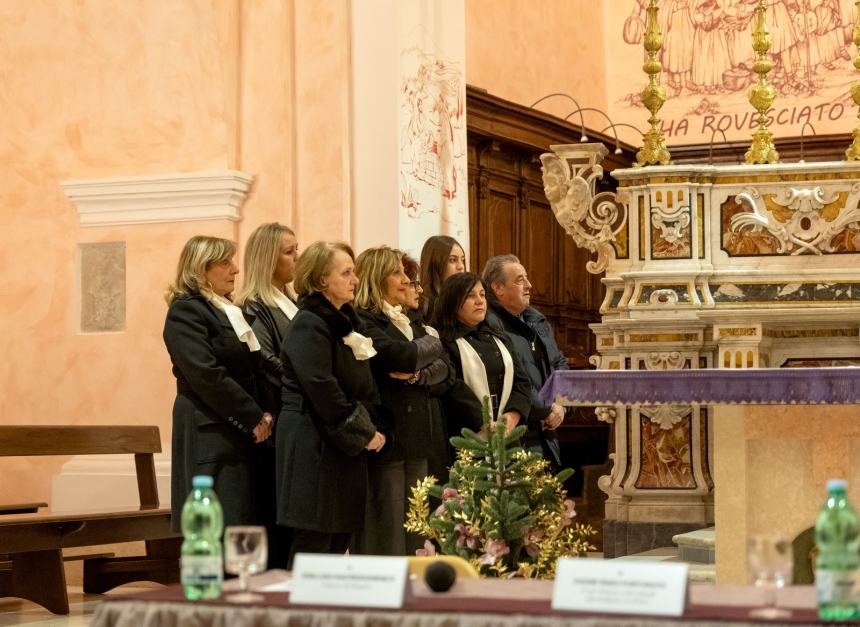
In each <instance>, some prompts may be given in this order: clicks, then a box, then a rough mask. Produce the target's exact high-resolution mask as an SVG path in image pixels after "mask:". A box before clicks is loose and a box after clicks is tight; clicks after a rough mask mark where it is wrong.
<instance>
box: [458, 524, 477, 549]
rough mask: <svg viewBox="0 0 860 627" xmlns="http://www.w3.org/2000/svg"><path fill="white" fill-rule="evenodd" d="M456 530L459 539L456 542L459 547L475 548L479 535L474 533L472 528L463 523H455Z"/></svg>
mask: <svg viewBox="0 0 860 627" xmlns="http://www.w3.org/2000/svg"><path fill="white" fill-rule="evenodd" d="M454 531H456V532H457V534H458V537H457V541H456V542H455V543H454V544H455V545H456V546H457V548H463V547H464V546H465V547H468V548H470V549H474V548H475V545H476V544H477V540H478V539H477V537H476V536H474V535H472V533H471V530H470V529H468V528H467V527H466V525H464V524H463V523H457V524H456V525H454Z"/></svg>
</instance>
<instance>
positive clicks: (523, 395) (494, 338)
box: [433, 272, 531, 435]
mask: <svg viewBox="0 0 860 627" xmlns="http://www.w3.org/2000/svg"><path fill="white" fill-rule="evenodd" d="M435 311H436V316H435V318H434V320H433V326H434V327H436V328H437V329H438V330H439V334H440V336H441V337H442V344H443V345H444V346H445V349H446V350H447V352H448V356H449V357H450V358H451V362H452V364H453V365H454V370H455V372H456V377H457V382H456V383H455V385H454V386H453V387H452V388H451V390H450V391H449V392H448V394H446V396H445V398H444V399H443V406H444V408H445V416H446V418H447V419H448V430H449V432H450V433H451V434H452V435H453V434H459V433H460V431H461V430H462V429H463V428H464V427H468V428H469V429H472V430H473V431H479V430H480V429H481V428H482V426H483V409H482V408H483V399H484V398H485V397H488V398H489V400H490V420H491V421H492V424H493V426H494V427H495V425H496V424H497V423H501V425H500V426H501V427H503V428H504V429H505V431H506V432H510V431H512V430H513V429H514V427H516V426H517V424H518V423H519V422H520V420H521V419H522V417H523V416H528V413H529V411H530V409H531V384H530V383H529V380H528V377H527V376H526V373H525V371H524V370H523V367H522V365H521V364H520V362H519V360H518V358H517V357H516V354H515V352H514V350H513V348H512V346H511V344H510V338H508V336H507V334H506V333H504V332H503V331H501V330H499V329H496V328H495V327H493V326H491V325H490V324H489V323H488V322H487V321H486V315H487V298H486V291H485V288H484V284H483V283H482V282H481V278H480V277H479V276H478V275H477V274H473V273H471V272H461V273H460V274H455V275H453V276H451V277H448V278H447V279H446V280H445V283H443V284H442V290H441V292H440V294H439V300H438V302H437V304H436V310H435Z"/></svg>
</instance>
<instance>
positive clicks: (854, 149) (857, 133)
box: [845, 0, 860, 161]
mask: <svg viewBox="0 0 860 627" xmlns="http://www.w3.org/2000/svg"><path fill="white" fill-rule="evenodd" d="M854 8H855V13H854V14H855V16H856V17H855V18H854V19H855V22H854V45H855V46H856V47H857V56H856V57H854V68H855V69H856V70H860V0H857V1H856V2H855V3H854ZM851 98H853V99H854V104H856V105H857V106H858V107H860V80H858V81H854V82H853V83H852V84H851ZM857 119H858V120H860V112H858V113H857ZM853 136H854V141H853V142H851V145H850V146H848V150H846V151H845V158H846V159H848V160H849V161H860V125H858V126H857V127H855V129H854V133H853Z"/></svg>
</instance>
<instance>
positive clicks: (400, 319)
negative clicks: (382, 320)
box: [382, 301, 415, 342]
mask: <svg viewBox="0 0 860 627" xmlns="http://www.w3.org/2000/svg"><path fill="white" fill-rule="evenodd" d="M382 313H384V314H385V315H386V316H388V317H389V318H390V319H391V322H392V324H394V326H395V327H397V328H398V329H400V332H401V333H402V334H403V335H405V336H406V339H407V340H409V341H410V342H411V341H412V340H413V339H414V338H415V335H414V333H413V332H412V327H411V326H410V324H409V318H408V317H407V316H406V314H405V313H403V308H402V307H401V306H400V305H397V306H396V307H392V306H391V305H389V304H388V303H387V302H386V301H382Z"/></svg>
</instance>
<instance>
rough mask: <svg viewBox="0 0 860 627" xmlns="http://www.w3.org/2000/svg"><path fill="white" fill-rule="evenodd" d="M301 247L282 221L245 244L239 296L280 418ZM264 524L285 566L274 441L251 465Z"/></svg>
mask: <svg viewBox="0 0 860 627" xmlns="http://www.w3.org/2000/svg"><path fill="white" fill-rule="evenodd" d="M298 249H299V245H298V242H297V241H296V234H295V233H294V232H293V230H292V229H290V228H289V227H286V226H284V225H283V224H279V223H277V222H270V223H267V224H261V225H260V226H258V227H257V228H256V229H254V232H253V233H251V236H250V237H249V238H248V242H247V244H246V245H245V260H244V266H245V280H244V281H243V283H242V289H241V291H240V292H239V296H238V297H237V298H236V303H237V304H238V305H239V306H240V307H242V309H243V311H244V312H245V315H246V317H247V318H248V320H249V321H250V323H251V328H252V329H253V330H254V334H255V335H256V336H257V340H258V341H259V342H260V355H261V363H262V368H263V372H264V373H265V378H264V381H263V382H262V385H261V386H260V389H259V396H258V402H259V403H260V405H261V407H265V408H266V409H270V410H271V412H272V414H273V415H274V416H277V415H278V413H279V411H280V409H281V377H282V376H283V374H284V370H283V367H282V366H281V344H282V343H283V341H284V335H285V334H286V332H287V327H288V326H289V324H290V320H292V319H293V318H294V317H295V316H296V314H297V313H298V310H299V309H298V306H297V305H296V302H295V297H294V294H293V292H292V289H291V288H290V286H289V284H290V283H292V281H293V279H294V278H295V271H296V258H297V257H298ZM252 467H253V470H254V478H255V484H256V490H257V493H258V495H259V497H258V501H259V503H260V515H261V522H262V524H264V525H265V526H266V531H267V532H268V536H269V563H268V566H269V568H286V567H287V561H288V558H289V543H290V538H289V530H288V529H287V528H286V527H281V526H279V525H277V524H275V519H276V508H275V501H276V492H275V448H274V442H273V441H272V440H271V439H270V440H269V441H267V442H266V443H264V444H263V445H262V446H260V447H258V450H257V451H256V454H255V455H254V459H253V462H252Z"/></svg>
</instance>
